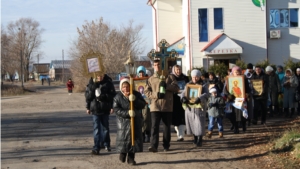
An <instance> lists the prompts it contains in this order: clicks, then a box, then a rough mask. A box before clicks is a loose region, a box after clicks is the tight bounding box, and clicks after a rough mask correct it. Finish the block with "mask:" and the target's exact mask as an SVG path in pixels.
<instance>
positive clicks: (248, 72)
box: [244, 63, 254, 126]
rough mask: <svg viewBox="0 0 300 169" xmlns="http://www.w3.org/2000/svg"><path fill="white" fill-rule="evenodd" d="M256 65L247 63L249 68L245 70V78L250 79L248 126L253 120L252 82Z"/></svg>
mask: <svg viewBox="0 0 300 169" xmlns="http://www.w3.org/2000/svg"><path fill="white" fill-rule="evenodd" d="M253 69H254V66H253V64H252V63H248V64H247V70H246V71H245V73H244V75H245V78H246V79H247V81H248V85H249V86H248V89H249V93H248V98H247V111H248V119H247V121H248V126H250V125H251V120H252V119H253V107H254V105H253V92H254V90H253V86H252V84H251V78H252V75H253V74H254V70H253Z"/></svg>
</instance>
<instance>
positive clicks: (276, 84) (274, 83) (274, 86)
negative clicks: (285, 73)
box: [268, 72, 281, 94]
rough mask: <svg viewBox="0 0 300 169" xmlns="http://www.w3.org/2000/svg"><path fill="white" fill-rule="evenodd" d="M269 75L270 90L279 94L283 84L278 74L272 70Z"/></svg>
mask: <svg viewBox="0 0 300 169" xmlns="http://www.w3.org/2000/svg"><path fill="white" fill-rule="evenodd" d="M268 76H269V92H270V93H275V94H277V93H278V92H280V91H281V84H280V80H279V77H278V75H277V74H275V73H274V72H272V73H271V74H270V75H268Z"/></svg>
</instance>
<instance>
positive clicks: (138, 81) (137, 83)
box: [133, 77, 148, 98]
mask: <svg viewBox="0 0 300 169" xmlns="http://www.w3.org/2000/svg"><path fill="white" fill-rule="evenodd" d="M147 79H148V77H142V78H134V79H133V86H134V90H136V91H138V92H140V93H141V95H142V96H143V97H144V98H145V97H146V96H145V93H144V91H145V89H146V83H147Z"/></svg>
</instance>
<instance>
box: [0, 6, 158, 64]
mask: <svg viewBox="0 0 300 169" xmlns="http://www.w3.org/2000/svg"><path fill="white" fill-rule="evenodd" d="M22 17H23V18H32V19H34V20H36V21H38V22H39V23H40V28H43V29H45V31H44V33H43V34H42V39H43V40H44V43H43V44H42V47H41V49H40V50H41V51H43V53H44V56H43V57H44V58H43V59H42V60H40V63H41V62H45V63H50V61H51V60H55V59H57V60H61V59H62V50H64V57H65V59H69V58H68V50H69V48H70V44H71V43H70V42H71V40H73V39H76V37H77V31H76V28H77V27H81V26H82V25H83V24H84V23H85V20H86V21H92V20H96V19H99V18H100V17H103V19H104V22H106V21H107V22H110V24H112V25H113V26H119V25H121V24H126V23H128V21H129V20H134V22H135V24H143V25H144V29H143V30H142V32H141V34H142V36H143V38H145V40H146V41H145V42H146V43H145V44H144V47H145V51H144V54H143V55H146V54H147V53H148V52H149V51H150V50H151V49H152V48H153V47H152V42H153V38H152V34H153V32H152V13H151V6H148V5H147V0H1V24H2V26H3V28H4V29H6V26H7V25H8V23H10V22H12V21H13V22H15V21H17V20H18V19H19V18H22Z"/></svg>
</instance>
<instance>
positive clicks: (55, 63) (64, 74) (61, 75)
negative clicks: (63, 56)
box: [49, 60, 72, 82]
mask: <svg viewBox="0 0 300 169" xmlns="http://www.w3.org/2000/svg"><path fill="white" fill-rule="evenodd" d="M71 62H72V60H52V61H51V63H50V71H49V77H50V79H51V80H54V81H63V82H64V81H67V79H69V78H70V77H71V71H70V68H71Z"/></svg>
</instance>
